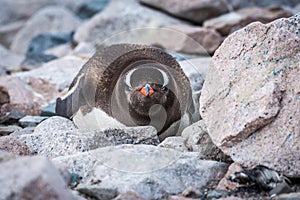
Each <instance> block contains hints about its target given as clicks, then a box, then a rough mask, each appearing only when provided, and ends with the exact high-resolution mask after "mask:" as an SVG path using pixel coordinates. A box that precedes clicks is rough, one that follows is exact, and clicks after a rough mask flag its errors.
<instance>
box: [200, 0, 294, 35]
mask: <svg viewBox="0 0 300 200" xmlns="http://www.w3.org/2000/svg"><path fill="white" fill-rule="evenodd" d="M291 15H292V13H291V12H289V11H288V10H285V9H284V8H282V7H280V6H273V7H269V8H259V7H250V8H243V9H240V10H237V11H236V12H231V13H227V14H224V15H221V16H219V17H217V18H213V19H209V20H207V21H205V22H204V27H205V28H213V29H216V30H217V31H218V32H220V33H221V34H222V35H228V34H230V33H231V32H233V31H236V30H238V29H240V28H243V27H244V26H246V25H248V24H250V23H251V22H255V21H260V22H262V23H269V22H271V21H273V20H275V19H278V18H282V17H290V16H291Z"/></svg>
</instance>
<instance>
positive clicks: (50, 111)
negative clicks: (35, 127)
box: [41, 102, 56, 117]
mask: <svg viewBox="0 0 300 200" xmlns="http://www.w3.org/2000/svg"><path fill="white" fill-rule="evenodd" d="M55 106H56V102H54V103H50V104H49V105H47V106H46V107H44V108H42V112H41V116H48V117H52V116H55V115H56V114H55Z"/></svg>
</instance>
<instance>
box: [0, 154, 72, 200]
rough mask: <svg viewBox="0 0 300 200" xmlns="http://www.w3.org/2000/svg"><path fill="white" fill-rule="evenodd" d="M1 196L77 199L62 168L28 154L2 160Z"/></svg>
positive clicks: (0, 168)
mask: <svg viewBox="0 0 300 200" xmlns="http://www.w3.org/2000/svg"><path fill="white" fill-rule="evenodd" d="M0 170H1V172H2V173H0V184H1V187H0V196H1V199H57V200H58V199H61V200H62V199H70V200H73V199H74V200H75V199H77V197H76V196H74V195H73V194H72V193H71V191H70V190H69V189H68V188H67V186H66V183H65V182H64V180H63V179H62V177H61V176H60V173H59V171H58V170H57V169H56V168H55V167H54V166H53V164H52V163H51V162H50V161H48V160H47V159H45V158H42V157H32V158H30V157H24V158H18V159H16V160H10V161H7V162H3V163H1V164H0Z"/></svg>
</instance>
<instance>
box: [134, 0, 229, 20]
mask: <svg viewBox="0 0 300 200" xmlns="http://www.w3.org/2000/svg"><path fill="white" fill-rule="evenodd" d="M140 2H141V3H143V4H145V5H148V6H151V7H154V8H157V9H159V10H162V11H164V12H166V13H169V14H171V15H174V16H176V17H178V18H182V19H185V20H188V21H191V22H193V23H197V24H201V23H202V22H203V21H204V20H206V19H209V18H212V17H216V16H219V15H221V14H223V13H226V12H228V5H227V2H226V1H223V0H219V1H214V0H189V1H188V2H184V1H181V0H176V1H174V0H164V1H160V0H140Z"/></svg>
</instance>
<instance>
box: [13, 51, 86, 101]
mask: <svg viewBox="0 0 300 200" xmlns="http://www.w3.org/2000/svg"><path fill="white" fill-rule="evenodd" d="M86 61H87V58H82V57H79V56H66V57H63V58H59V59H56V60H53V61H51V62H49V63H45V64H44V65H42V66H41V67H39V68H37V69H33V70H31V71H28V72H20V73H15V74H14V75H13V76H15V77H20V78H21V79H23V80H25V81H27V80H29V79H31V78H35V79H43V80H45V81H47V82H49V83H51V84H53V85H55V87H56V90H58V91H62V90H64V89H66V88H67V87H69V85H70V84H71V82H72V80H73V78H74V77H75V76H76V74H77V73H78V71H79V70H80V69H81V67H82V66H83V65H84V63H85V62H86ZM57 96H59V95H58V94H56V97H57Z"/></svg>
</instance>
